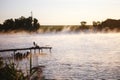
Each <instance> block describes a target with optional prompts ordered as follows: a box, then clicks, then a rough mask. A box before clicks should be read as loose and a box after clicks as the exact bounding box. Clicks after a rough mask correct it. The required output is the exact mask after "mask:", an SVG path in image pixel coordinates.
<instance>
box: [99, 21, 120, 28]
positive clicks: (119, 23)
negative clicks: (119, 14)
mask: <svg viewBox="0 0 120 80" xmlns="http://www.w3.org/2000/svg"><path fill="white" fill-rule="evenodd" d="M97 29H98V30H103V29H106V30H114V29H117V30H120V19H119V20H115V19H107V20H105V21H103V22H101V23H100V24H99V25H98V26H97Z"/></svg>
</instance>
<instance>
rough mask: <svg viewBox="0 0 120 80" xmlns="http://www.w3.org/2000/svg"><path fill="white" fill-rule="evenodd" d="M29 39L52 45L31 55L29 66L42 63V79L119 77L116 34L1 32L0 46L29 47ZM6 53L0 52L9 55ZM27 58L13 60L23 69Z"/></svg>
mask: <svg viewBox="0 0 120 80" xmlns="http://www.w3.org/2000/svg"><path fill="white" fill-rule="evenodd" d="M33 41H35V42H36V43H37V44H38V45H39V46H52V47H53V49H52V53H50V52H49V51H48V50H44V54H39V55H38V54H37V55H35V56H34V57H35V58H33V65H45V68H44V71H43V74H44V75H45V77H46V79H57V80H102V79H106V80H118V79H120V33H108V34H103V33H97V34H94V33H90V34H82V33H80V34H12V35H9V34H8V35H7V34H1V35H0V49H9V48H24V47H32V46H33ZM9 53H11V54H12V52H9ZM9 53H8V52H7V53H6V54H4V55H3V54H2V53H1V55H2V56H6V55H8V56H10V54H9ZM28 60H29V59H24V60H22V62H17V63H19V65H20V66H21V67H22V68H23V69H27V68H25V67H29V61H28ZM27 64H28V65H27ZM23 66H24V67H23Z"/></svg>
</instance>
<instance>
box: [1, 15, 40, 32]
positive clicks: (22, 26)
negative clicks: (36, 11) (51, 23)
mask: <svg viewBox="0 0 120 80" xmlns="http://www.w3.org/2000/svg"><path fill="white" fill-rule="evenodd" d="M39 27H40V24H39V23H38V20H37V19H36V18H34V20H32V17H28V18H25V17H23V16H21V17H20V18H18V19H15V20H13V19H7V20H5V21H4V23H3V24H1V25H0V31H5V32H7V31H12V30H16V31H17V30H25V31H29V32H32V31H37V30H38V29H39Z"/></svg>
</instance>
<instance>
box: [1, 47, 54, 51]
mask: <svg viewBox="0 0 120 80" xmlns="http://www.w3.org/2000/svg"><path fill="white" fill-rule="evenodd" d="M31 49H52V47H30V48H17V49H4V50H0V52H6V51H18V50H31Z"/></svg>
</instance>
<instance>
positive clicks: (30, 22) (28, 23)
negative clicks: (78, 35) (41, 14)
mask: <svg viewBox="0 0 120 80" xmlns="http://www.w3.org/2000/svg"><path fill="white" fill-rule="evenodd" d="M80 24H81V25H68V26H64V25H41V26H40V24H39V23H38V20H37V19H36V18H34V19H32V17H28V18H25V17H23V16H22V17H20V18H18V19H14V20H13V19H7V20H5V21H4V22H3V24H0V32H9V31H16V32H17V31H23V30H24V31H28V32H36V31H38V30H39V31H40V32H42V33H46V32H61V31H63V30H65V29H69V32H80V31H86V30H90V31H109V30H116V31H120V20H115V19H107V20H105V21H102V22H100V21H93V23H92V25H87V22H86V21H81V22H80Z"/></svg>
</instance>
